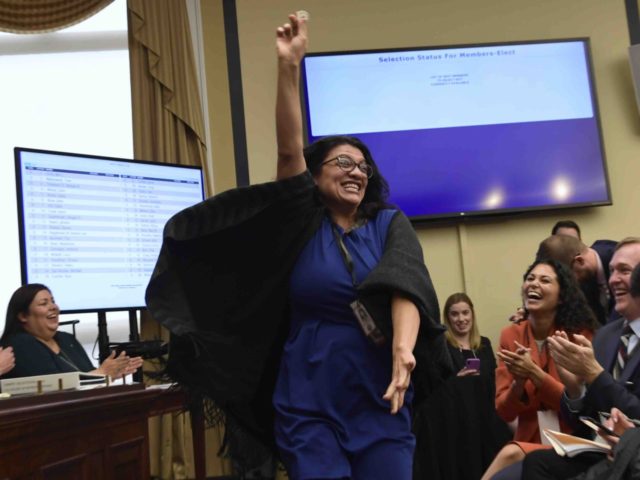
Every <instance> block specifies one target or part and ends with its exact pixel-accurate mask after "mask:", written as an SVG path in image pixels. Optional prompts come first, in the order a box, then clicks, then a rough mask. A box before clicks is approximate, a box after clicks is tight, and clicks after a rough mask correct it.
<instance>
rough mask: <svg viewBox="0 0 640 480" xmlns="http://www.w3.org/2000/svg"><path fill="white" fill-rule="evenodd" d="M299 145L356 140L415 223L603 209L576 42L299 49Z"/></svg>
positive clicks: (582, 58)
mask: <svg viewBox="0 0 640 480" xmlns="http://www.w3.org/2000/svg"><path fill="white" fill-rule="evenodd" d="M302 84H303V103H304V106H305V109H306V115H305V117H306V127H307V128H306V133H307V136H308V140H309V141H314V140H316V139H318V138H320V137H324V136H327V135H336V134H344V135H355V136H357V137H359V138H360V139H361V140H363V141H364V142H365V143H366V144H367V145H368V146H369V148H370V149H371V151H372V154H373V156H374V159H375V160H376V162H377V163H378V165H379V167H380V170H381V171H382V173H383V175H384V176H385V178H386V179H387V180H388V181H389V184H390V187H391V198H390V200H391V201H392V202H393V203H395V204H396V205H397V206H399V207H400V208H401V209H402V210H404V212H405V213H406V214H407V215H408V216H409V217H410V218H411V219H412V220H414V221H420V220H428V219H432V218H446V217H460V216H468V215H484V214H496V213H506V212H520V211H526V210H545V209H553V208H566V207H580V206H595V205H610V204H611V195H610V190H609V182H608V177H607V170H606V163H605V154H604V146H603V141H602V132H601V129H600V120H599V114H598V104H597V101H596V89H595V85H594V78H593V72H592V67H591V55H590V48H589V40H588V39H586V38H578V39H563V40H544V41H526V42H515V43H503V44H482V45H461V46H446V47H423V48H410V49H402V50H400V49H393V50H369V51H354V52H330V53H310V54H308V55H307V56H306V58H305V60H304V65H303V76H302Z"/></svg>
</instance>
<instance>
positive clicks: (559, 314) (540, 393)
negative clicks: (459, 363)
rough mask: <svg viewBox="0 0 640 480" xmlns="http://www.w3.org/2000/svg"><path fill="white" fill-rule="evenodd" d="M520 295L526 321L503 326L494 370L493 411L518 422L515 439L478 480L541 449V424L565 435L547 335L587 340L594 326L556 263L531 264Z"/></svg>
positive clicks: (575, 286) (581, 299) (575, 288)
mask: <svg viewBox="0 0 640 480" xmlns="http://www.w3.org/2000/svg"><path fill="white" fill-rule="evenodd" d="M521 294H522V300H523V302H524V307H525V312H526V319H525V320H524V321H522V322H520V323H518V324H514V325H510V326H508V327H506V328H504V329H503V330H502V332H501V334H500V349H499V351H498V354H497V355H498V358H499V362H498V368H497V370H496V410H497V411H498V414H499V415H500V416H501V417H502V419H503V420H505V421H507V422H511V421H513V420H515V419H517V420H518V426H517V429H516V433H515V437H514V440H515V441H514V442H513V443H510V444H508V445H506V446H505V447H504V448H503V449H502V450H501V451H500V453H499V454H498V455H497V456H496V458H495V459H494V461H493V463H492V464H491V466H490V467H489V469H488V470H487V472H485V475H484V477H483V479H490V478H492V477H493V476H494V474H496V472H498V471H500V470H502V469H503V468H505V467H507V466H508V465H511V464H514V463H516V462H519V461H520V460H522V459H523V458H524V456H525V454H526V453H528V452H529V451H533V450H536V449H539V448H546V447H545V446H543V445H542V444H541V442H542V437H541V427H540V423H543V424H545V425H549V427H550V428H551V429H552V430H558V428H560V429H561V430H562V431H563V432H567V433H570V431H569V426H568V425H566V424H565V423H564V422H563V421H562V420H561V419H559V418H558V411H559V410H560V400H561V397H562V392H563V391H564V385H563V384H562V382H561V381H560V379H559V376H558V371H557V369H556V365H555V362H554V360H553V358H552V357H551V355H550V354H549V351H548V347H547V342H546V339H547V337H548V336H550V335H552V334H553V332H555V331H556V330H563V331H565V332H566V333H567V334H568V335H571V334H574V333H579V334H581V335H585V336H586V337H587V338H589V339H590V338H591V337H592V336H593V330H594V329H595V327H596V320H595V317H594V315H593V312H592V311H591V309H590V308H589V305H588V304H587V301H586V299H585V297H584V295H583V294H582V292H581V291H580V288H579V287H578V284H577V282H576V280H575V277H574V276H573V274H572V272H571V271H570V270H569V269H568V268H567V267H565V266H564V265H562V264H560V263H558V262H555V261H553V260H538V261H536V262H535V263H534V264H533V265H532V266H530V267H529V269H528V270H527V272H526V273H525V275H524V282H523V283H522V290H521ZM552 425H553V426H552ZM514 473H515V472H514ZM510 474H511V473H510ZM515 476H516V477H517V478H519V476H518V475H517V474H516V475H515Z"/></svg>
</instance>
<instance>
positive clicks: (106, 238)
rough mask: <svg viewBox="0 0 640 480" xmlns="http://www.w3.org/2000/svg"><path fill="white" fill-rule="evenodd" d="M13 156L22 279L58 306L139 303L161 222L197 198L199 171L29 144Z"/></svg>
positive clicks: (86, 308) (76, 308) (101, 307)
mask: <svg viewBox="0 0 640 480" xmlns="http://www.w3.org/2000/svg"><path fill="white" fill-rule="evenodd" d="M15 161H16V182H17V185H16V186H17V188H16V190H17V193H18V223H19V232H20V256H21V266H22V282H23V283H44V284H45V285H47V286H48V287H49V288H51V291H52V292H53V294H54V296H55V298H56V301H57V303H58V305H60V308H61V309H62V310H63V312H65V313H75V312H95V311H110V310H126V309H133V308H142V307H144V305H145V302H144V292H145V288H146V286H147V283H148V282H149V279H150V278H151V273H152V271H153V268H154V266H155V262H156V260H157V257H158V252H159V251H160V246H161V244H162V230H163V228H164V225H165V223H166V221H167V220H168V219H169V218H170V217H171V216H172V215H173V214H174V213H176V212H178V211H180V210H182V209H184V208H186V207H189V206H191V205H193V204H195V203H198V202H200V201H202V199H203V198H204V189H203V181H202V170H201V169H200V168H198V167H188V166H184V165H172V164H164V163H151V162H142V161H134V160H124V159H119V158H110V157H101V156H97V155H81V154H76V153H63V152H52V151H44V150H34V149H28V148H16V149H15Z"/></svg>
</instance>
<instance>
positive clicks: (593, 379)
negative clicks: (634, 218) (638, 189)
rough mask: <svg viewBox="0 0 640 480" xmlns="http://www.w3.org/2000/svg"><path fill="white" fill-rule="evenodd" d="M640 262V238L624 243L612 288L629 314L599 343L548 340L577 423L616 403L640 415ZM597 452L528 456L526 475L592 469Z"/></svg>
mask: <svg viewBox="0 0 640 480" xmlns="http://www.w3.org/2000/svg"><path fill="white" fill-rule="evenodd" d="M638 265H640V237H628V238H625V239H624V240H622V241H621V242H619V243H618V245H617V246H616V248H615V251H614V254H613V257H612V259H611V264H610V270H611V276H610V278H609V287H610V289H611V292H612V295H613V296H614V298H615V302H616V303H615V309H616V311H617V312H618V313H619V314H620V315H621V316H622V317H623V318H621V319H619V320H616V321H614V322H611V323H608V324H607V325H605V326H603V327H602V328H600V329H599V330H598V331H597V332H596V335H595V337H594V339H593V345H592V344H591V343H590V342H589V341H588V340H587V339H586V338H584V337H582V336H580V335H575V336H574V338H573V339H572V340H573V341H571V340H570V339H569V338H567V336H566V335H564V334H561V333H559V334H556V335H554V336H553V337H550V338H549V339H548V342H549V348H550V350H551V354H552V355H553V358H554V360H555V362H556V366H557V367H558V373H559V375H560V377H561V380H562V382H563V383H564V384H565V393H564V399H563V402H562V414H563V415H564V416H565V418H567V419H568V420H570V421H571V422H572V423H573V424H574V425H576V427H577V426H578V425H579V422H578V421H577V419H578V416H580V415H588V416H592V417H597V415H598V413H597V412H599V411H605V412H608V411H610V410H611V408H612V407H617V408H618V409H620V410H622V411H623V412H624V413H625V414H626V415H627V416H629V417H635V418H640V346H639V345H638V344H639V338H640V298H634V297H633V296H632V295H631V288H630V284H631V274H632V272H633V270H634V268H635V267H636V266H638ZM601 458H602V456H601V455H597V454H588V453H585V454H580V455H577V456H576V457H573V458H567V457H560V456H559V455H557V454H556V453H555V452H554V451H553V450H540V451H537V452H533V453H531V454H529V455H527V457H526V458H525V460H524V464H523V470H522V479H523V480H529V479H534V478H535V479H536V480H539V479H565V478H571V477H573V476H575V475H578V474H579V473H581V472H583V471H585V470H587V469H588V468H589V467H590V466H591V465H592V464H594V463H595V462H597V461H599V460H600V459H601Z"/></svg>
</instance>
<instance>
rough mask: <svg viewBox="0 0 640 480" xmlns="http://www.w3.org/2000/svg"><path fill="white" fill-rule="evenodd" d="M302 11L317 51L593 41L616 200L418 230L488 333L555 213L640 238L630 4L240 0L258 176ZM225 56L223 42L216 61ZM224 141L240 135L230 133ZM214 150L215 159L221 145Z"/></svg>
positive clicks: (444, 287) (265, 166)
mask: <svg viewBox="0 0 640 480" xmlns="http://www.w3.org/2000/svg"><path fill="white" fill-rule="evenodd" d="M202 1H203V3H208V2H211V3H218V2H217V1H214V0H202ZM298 9H306V10H308V11H309V12H310V13H311V24H310V29H311V33H310V35H311V43H310V50H311V51H327V50H347V49H368V48H386V47H413V46H428V45H443V44H459V43H474V42H497V41H510V40H529V39H543V38H567V37H591V41H592V53H593V59H594V64H595V76H596V84H597V89H598V95H599V102H600V113H601V118H602V126H603V131H604V140H605V148H606V153H607V157H608V166H609V175H610V181H611V188H612V194H613V200H614V205H613V206H612V207H602V208H591V209H578V210H574V211H565V212H563V213H550V214H537V215H524V214H523V215H519V216H510V217H506V218H493V219H491V218H488V219H482V220H475V221H467V223H466V224H463V225H457V224H449V225H445V226H442V225H440V226H428V225H427V226H420V227H419V228H418V235H419V237H420V241H421V242H422V245H423V248H424V252H425V261H426V263H427V265H428V266H429V269H430V271H431V275H432V277H433V280H434V284H435V286H436V290H437V293H438V297H439V299H440V303H441V304H442V303H443V302H444V300H445V299H446V297H447V296H448V295H449V294H450V293H452V292H454V291H457V290H462V289H466V291H467V293H468V294H469V295H470V296H471V298H472V299H473V300H474V302H475V304H476V310H477V314H478V321H479V324H480V328H481V332H482V333H483V334H484V335H486V336H489V337H490V338H491V340H492V341H493V342H494V343H495V342H496V341H497V338H498V334H499V331H500V329H501V328H502V326H503V325H504V324H505V322H506V318H507V317H508V316H509V314H510V313H511V312H512V311H513V310H514V309H515V307H516V306H517V305H518V304H519V302H520V300H519V287H520V280H521V276H522V274H523V272H524V270H525V268H526V267H527V265H528V264H529V263H530V261H531V260H532V258H533V255H534V253H535V249H536V247H537V243H538V242H539V241H540V240H541V239H542V238H544V237H545V236H546V235H547V234H548V232H549V230H550V228H551V226H552V225H553V223H554V222H555V221H556V220H558V219H561V218H573V219H574V220H576V221H577V222H578V223H579V224H580V225H581V226H582V228H583V235H584V239H585V241H586V242H591V241H593V240H596V239H598V238H612V239H619V238H621V237H623V236H626V235H631V234H640V228H638V223H637V220H636V219H637V214H636V211H637V210H636V209H637V206H638V205H639V200H640V189H637V188H635V185H634V184H635V183H636V182H637V179H638V178H640V162H638V161H637V159H638V153H640V118H639V116H638V112H637V110H636V107H635V101H634V96H633V89H632V86H631V78H630V73H629V67H628V64H627V47H628V44H629V40H628V34H627V26H626V19H625V12H624V5H623V2H621V1H609V0H608V1H604V0H536V1H531V0H394V1H385V0H357V1H356V0H306V1H292V0H268V1H265V0H237V13H238V24H239V35H240V51H241V62H242V76H243V80H242V82H243V89H244V106H245V116H246V128H247V142H248V152H249V163H250V165H249V167H250V176H251V182H252V183H257V182H262V181H266V180H270V179H272V178H273V177H274V175H275V160H274V159H275V154H276V151H275V133H274V125H273V110H274V102H275V78H276V71H275V56H274V46H273V39H274V31H275V27H276V26H277V25H279V24H280V23H282V22H283V21H285V20H286V14H287V13H289V12H292V11H295V10H298ZM203 13H204V14H205V15H204V18H203V23H204V28H205V31H206V29H207V28H208V25H214V24H216V22H218V23H219V22H220V19H219V18H214V17H212V16H209V17H208V18H207V14H209V15H210V14H212V13H213V9H211V8H209V9H206V8H205V9H203ZM205 48H210V47H209V46H205ZM220 54H221V52H220V51H219V50H216V48H215V46H214V48H210V49H209V51H208V54H207V58H209V57H211V56H219V55H220ZM208 66H209V60H207V68H208ZM208 83H209V85H210V87H209V95H210V97H211V96H212V90H211V89H212V87H211V82H208ZM216 88H222V86H220V87H216ZM224 88H226V87H224ZM210 103H211V102H210ZM217 115H219V112H212V111H210V116H211V118H212V122H211V123H212V126H213V127H212V128H215V125H216V117H217ZM225 135H226V134H225ZM221 141H223V140H221ZM226 141H228V142H231V139H230V136H229V137H227V140H226ZM213 148H214V163H215V162H216V156H215V154H216V146H215V145H214V146H213ZM216 174H217V172H216ZM452 187H454V186H452Z"/></svg>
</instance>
